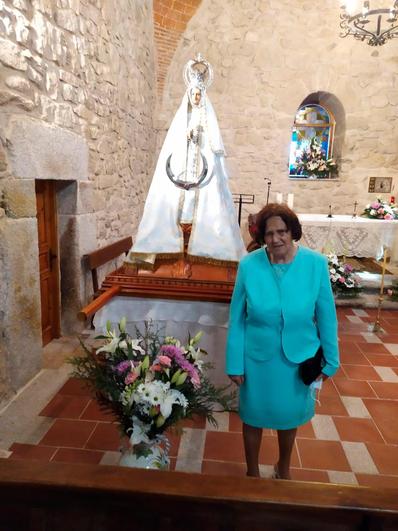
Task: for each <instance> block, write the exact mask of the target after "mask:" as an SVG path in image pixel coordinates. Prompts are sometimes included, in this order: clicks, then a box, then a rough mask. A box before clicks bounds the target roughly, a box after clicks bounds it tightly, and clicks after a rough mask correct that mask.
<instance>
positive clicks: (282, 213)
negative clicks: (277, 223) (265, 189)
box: [255, 203, 303, 245]
mask: <svg viewBox="0 0 398 531" xmlns="http://www.w3.org/2000/svg"><path fill="white" fill-rule="evenodd" d="M274 216H279V217H280V218H282V220H283V221H284V222H285V225H286V227H287V228H288V230H289V231H290V233H291V235H292V238H293V240H294V241H296V242H297V241H298V240H299V239H300V238H301V236H302V234H303V231H302V228H301V223H300V221H299V219H298V217H297V215H296V214H295V213H294V212H293V210H291V209H290V208H289V207H288V206H287V205H283V204H279V203H269V204H268V205H265V207H264V208H262V209H261V210H260V212H259V213H258V214H256V228H257V230H256V236H255V239H256V242H257V243H258V244H259V245H264V234H265V229H266V227H267V221H268V220H269V219H270V218H273V217H274Z"/></svg>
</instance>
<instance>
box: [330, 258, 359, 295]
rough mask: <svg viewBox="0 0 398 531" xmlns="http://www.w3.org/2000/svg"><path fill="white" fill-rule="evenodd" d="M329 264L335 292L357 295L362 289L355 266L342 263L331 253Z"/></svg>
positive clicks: (337, 293)
mask: <svg viewBox="0 0 398 531" xmlns="http://www.w3.org/2000/svg"><path fill="white" fill-rule="evenodd" d="M327 258H328V266H329V278H330V282H331V284H332V290H333V293H335V294H336V295H339V294H340V295H347V296H352V297H356V296H357V295H359V293H360V292H361V291H362V286H361V285H360V283H359V281H358V279H357V277H356V276H355V271H354V268H353V267H352V266H351V265H350V264H347V263H341V262H340V261H339V259H338V257H337V256H336V255H335V254H333V253H330V254H328V255H327Z"/></svg>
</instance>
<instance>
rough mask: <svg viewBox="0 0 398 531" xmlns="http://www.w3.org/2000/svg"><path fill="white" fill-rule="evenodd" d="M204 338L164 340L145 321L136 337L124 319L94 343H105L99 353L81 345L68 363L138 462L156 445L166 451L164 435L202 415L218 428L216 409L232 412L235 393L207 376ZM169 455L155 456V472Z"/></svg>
mask: <svg viewBox="0 0 398 531" xmlns="http://www.w3.org/2000/svg"><path fill="white" fill-rule="evenodd" d="M201 336H202V333H201V332H199V333H198V334H197V335H195V336H194V337H192V338H191V337H190V338H188V342H187V344H186V345H182V344H181V342H180V341H179V340H178V339H176V338H174V337H161V336H160V332H159V330H158V329H156V330H155V327H154V325H153V324H152V323H147V322H146V323H145V331H144V333H141V332H140V331H139V330H138V329H136V337H135V338H133V337H131V336H130V335H129V334H128V333H127V332H126V319H122V320H121V321H120V323H119V325H118V331H116V330H111V325H110V323H107V330H106V334H105V335H103V336H98V337H97V338H96V339H102V340H103V341H104V344H103V345H102V346H101V347H100V348H98V349H97V350H96V351H95V350H94V351H92V350H90V349H89V348H87V347H86V346H85V345H84V344H82V347H83V349H84V351H85V355H83V356H75V357H73V358H71V359H70V360H69V361H70V363H71V364H72V365H73V367H74V372H73V376H75V377H77V378H81V379H83V380H85V381H86V382H87V383H88V384H89V386H90V387H91V388H92V389H93V390H94V391H95V392H96V395H97V399H98V400H99V402H100V405H101V406H102V407H103V408H104V409H106V410H108V411H111V412H112V413H113V414H114V416H115V417H116V419H117V420H118V421H119V423H120V428H121V432H122V434H124V435H127V437H128V438H129V447H130V448H129V449H130V450H131V451H132V452H133V453H134V454H135V455H136V457H137V458H138V459H139V458H140V457H147V456H148V454H151V453H152V449H151V446H154V443H156V444H157V445H158V446H159V445H160V444H162V443H163V444H164V446H166V447H167V444H168V441H167V437H166V436H165V435H164V433H165V431H166V430H167V429H168V428H170V427H172V426H174V425H175V424H176V423H178V422H179V421H181V420H182V419H184V418H187V417H188V418H189V417H192V416H193V415H203V416H205V417H206V418H207V419H208V420H209V421H210V422H212V423H213V424H215V425H216V421H215V418H214V415H213V412H214V411H215V409H216V408H218V410H219V411H224V410H231V409H232V404H233V402H234V400H235V392H232V393H229V391H228V388H229V386H225V387H216V386H214V385H213V384H212V383H211V382H210V380H209V379H208V377H207V376H206V375H205V371H206V370H207V369H208V368H210V367H211V366H210V364H209V363H205V361H204V356H205V355H206V352H205V351H204V350H203V349H201V348H200V347H199V346H198V343H199V341H200V338H201ZM166 450H167V448H166ZM165 453H167V451H166V452H165V451H163V452H161V453H160V454H157V457H156V459H155V461H156V462H155V466H154V468H167V465H168V456H167V455H165ZM129 466H132V465H129ZM133 466H141V465H133ZM146 468H149V467H148V466H146Z"/></svg>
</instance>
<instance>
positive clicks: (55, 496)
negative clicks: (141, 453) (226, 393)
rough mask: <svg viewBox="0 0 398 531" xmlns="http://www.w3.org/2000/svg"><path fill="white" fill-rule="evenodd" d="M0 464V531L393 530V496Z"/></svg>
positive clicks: (397, 492) (396, 511) (397, 494)
mask: <svg viewBox="0 0 398 531" xmlns="http://www.w3.org/2000/svg"><path fill="white" fill-rule="evenodd" d="M1 461H2V462H1V465H0V529H1V531H25V530H31V531H71V530H73V531H115V530H123V531H129V530H132V531H187V530H189V531H319V530H322V531H354V530H355V531H376V530H377V531H393V530H395V531H396V530H397V529H398V489H381V488H378V489H373V488H367V487H355V486H348V485H347V486H345V485H344V486H343V485H331V484H320V483H306V482H300V483H299V482H295V481H280V480H279V481H278V480H259V479H253V478H247V477H229V476H210V475H201V474H188V473H182V472H161V471H155V470H142V469H131V468H123V467H115V466H106V465H101V466H97V465H83V464H82V465H72V464H70V463H65V464H63V463H45V462H40V461H36V462H35V461H22V460H19V461H12V460H7V459H2V460H1Z"/></svg>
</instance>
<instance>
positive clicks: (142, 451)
mask: <svg viewBox="0 0 398 531" xmlns="http://www.w3.org/2000/svg"><path fill="white" fill-rule="evenodd" d="M169 450H170V443H169V440H168V439H167V437H165V436H162V437H157V438H156V439H153V440H151V441H149V442H147V443H145V442H141V443H140V444H136V445H134V446H131V445H130V446H128V447H125V448H122V449H121V454H122V455H121V457H120V460H119V465H120V466H128V467H133V468H152V469H156V470H168V469H169V467H170V458H169Z"/></svg>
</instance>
